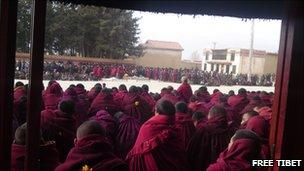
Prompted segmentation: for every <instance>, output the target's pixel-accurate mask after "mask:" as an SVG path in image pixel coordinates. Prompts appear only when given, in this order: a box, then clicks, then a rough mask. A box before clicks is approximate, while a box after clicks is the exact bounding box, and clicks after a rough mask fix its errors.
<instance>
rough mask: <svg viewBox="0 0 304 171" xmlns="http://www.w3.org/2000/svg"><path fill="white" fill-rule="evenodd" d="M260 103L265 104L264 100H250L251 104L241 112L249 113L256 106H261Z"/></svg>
mask: <svg viewBox="0 0 304 171" xmlns="http://www.w3.org/2000/svg"><path fill="white" fill-rule="evenodd" d="M260 105H263V102H261V101H256V100H251V101H250V102H249V104H248V105H247V106H246V107H245V108H244V109H243V110H242V111H241V113H240V114H244V113H247V112H249V111H252V110H253V108H255V107H256V106H260Z"/></svg>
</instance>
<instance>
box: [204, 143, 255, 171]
mask: <svg viewBox="0 0 304 171" xmlns="http://www.w3.org/2000/svg"><path fill="white" fill-rule="evenodd" d="M253 143H254V142H253V140H250V139H238V140H235V141H234V142H233V144H232V146H231V147H230V149H229V150H228V149H226V150H225V151H223V152H222V153H221V154H220V156H219V158H218V159H217V161H216V163H214V164H211V165H210V166H209V167H208V169H207V171H245V170H248V171H249V170H256V168H254V167H252V160H257V159H258V157H259V152H257V149H255V145H254V144H253Z"/></svg>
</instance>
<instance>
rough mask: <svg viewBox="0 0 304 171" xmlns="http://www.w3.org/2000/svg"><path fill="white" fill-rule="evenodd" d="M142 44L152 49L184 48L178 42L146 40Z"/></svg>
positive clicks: (180, 49)
mask: <svg viewBox="0 0 304 171" xmlns="http://www.w3.org/2000/svg"><path fill="white" fill-rule="evenodd" d="M144 46H145V47H147V48H152V49H167V50H179V51H182V50H184V49H183V48H182V46H181V45H180V44H179V43H178V42H167V41H158V40H147V41H146V43H145V44H144Z"/></svg>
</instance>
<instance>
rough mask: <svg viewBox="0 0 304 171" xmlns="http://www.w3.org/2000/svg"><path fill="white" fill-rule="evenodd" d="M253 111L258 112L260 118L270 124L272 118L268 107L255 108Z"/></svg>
mask: <svg viewBox="0 0 304 171" xmlns="http://www.w3.org/2000/svg"><path fill="white" fill-rule="evenodd" d="M253 110H254V111H256V112H258V113H259V115H260V116H263V118H264V119H265V120H266V121H268V122H269V123H270V120H271V117H272V109H271V108H270V107H268V106H256V107H255V108H254V109H253Z"/></svg>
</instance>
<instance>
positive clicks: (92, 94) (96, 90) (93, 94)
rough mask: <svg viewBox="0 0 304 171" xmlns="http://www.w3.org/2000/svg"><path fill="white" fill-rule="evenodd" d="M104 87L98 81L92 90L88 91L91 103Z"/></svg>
mask: <svg viewBox="0 0 304 171" xmlns="http://www.w3.org/2000/svg"><path fill="white" fill-rule="evenodd" d="M101 89H102V86H101V84H99V83H97V84H95V86H94V87H93V88H91V90H90V91H89V92H88V93H87V98H88V99H89V103H92V102H93V100H94V99H95V98H96V96H97V95H98V94H99V93H100V91H101Z"/></svg>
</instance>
